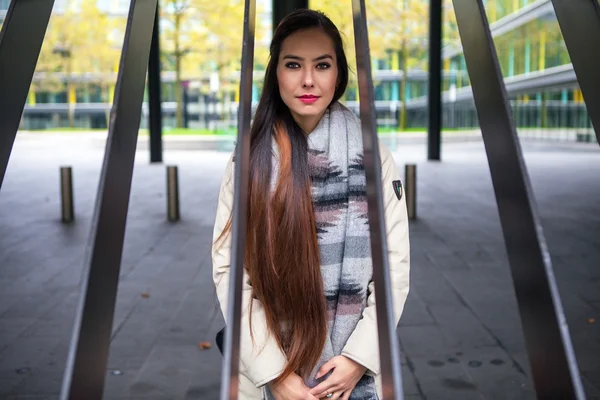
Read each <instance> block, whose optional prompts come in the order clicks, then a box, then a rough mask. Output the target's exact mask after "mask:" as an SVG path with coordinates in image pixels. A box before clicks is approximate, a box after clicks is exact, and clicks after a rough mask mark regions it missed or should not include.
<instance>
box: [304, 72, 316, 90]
mask: <svg viewBox="0 0 600 400" xmlns="http://www.w3.org/2000/svg"><path fill="white" fill-rule="evenodd" d="M313 86H314V82H313V79H312V74H311V73H310V72H307V73H306V74H304V79H303V83H302V87H305V88H309V87H313Z"/></svg>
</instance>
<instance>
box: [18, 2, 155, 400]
mask: <svg viewBox="0 0 600 400" xmlns="http://www.w3.org/2000/svg"><path fill="white" fill-rule="evenodd" d="M20 3H27V2H22V1H21V2H20ZM156 3H157V0H131V3H130V6H129V16H128V18H127V25H126V28H125V37H124V42H123V50H122V52H121V61H120V65H119V73H118V75H117V84H116V87H115V102H114V104H113V112H112V118H111V121H110V126H109V130H108V138H107V140H106V150H105V154H104V161H103V165H102V170H101V173H100V179H99V183H98V194H97V196H96V205H95V208H94V214H93V216H92V221H91V232H90V242H89V244H88V245H87V246H86V255H85V264H84V268H85V269H84V271H83V281H82V283H81V290H82V292H81V297H80V299H79V304H78V306H77V311H76V312H75V321H74V326H73V334H72V338H71V345H70V349H69V355H68V357H67V362H66V366H65V375H64V379H63V385H62V390H61V395H60V399H61V400H79V399H86V400H101V399H102V396H103V391H104V380H105V377H106V367H107V365H108V354H109V347H110V338H111V334H112V328H113V319H114V314H115V305H116V300H117V289H118V286H119V276H120V270H121V258H122V255H123V241H124V239H125V226H126V222H127V210H128V208H129V198H130V194H131V179H132V176H133V166H134V160H135V149H136V146H137V137H138V130H139V126H140V119H141V113H142V102H143V100H144V88H145V85H146V73H147V71H148V58H149V53H150V42H151V38H152V22H153V21H154V19H155V18H154V17H155V13H156Z"/></svg>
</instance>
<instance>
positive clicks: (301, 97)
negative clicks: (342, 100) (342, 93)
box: [298, 94, 319, 99]
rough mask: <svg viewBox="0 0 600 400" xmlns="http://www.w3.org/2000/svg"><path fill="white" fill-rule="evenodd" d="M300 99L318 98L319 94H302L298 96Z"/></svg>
mask: <svg viewBox="0 0 600 400" xmlns="http://www.w3.org/2000/svg"><path fill="white" fill-rule="evenodd" d="M298 98H300V99H318V98H319V96H315V95H314V94H303V95H302V96H298Z"/></svg>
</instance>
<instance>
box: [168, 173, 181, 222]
mask: <svg viewBox="0 0 600 400" xmlns="http://www.w3.org/2000/svg"><path fill="white" fill-rule="evenodd" d="M167 218H168V220H169V221H170V222H175V221H179V179H178V177H177V167H176V166H168V167H167Z"/></svg>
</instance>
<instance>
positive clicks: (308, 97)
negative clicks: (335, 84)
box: [298, 94, 319, 104]
mask: <svg viewBox="0 0 600 400" xmlns="http://www.w3.org/2000/svg"><path fill="white" fill-rule="evenodd" d="M298 99H300V101H301V102H303V103H304V104H311V103H314V102H315V101H317V100H319V96H315V95H314V94H303V95H302V96H298Z"/></svg>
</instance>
